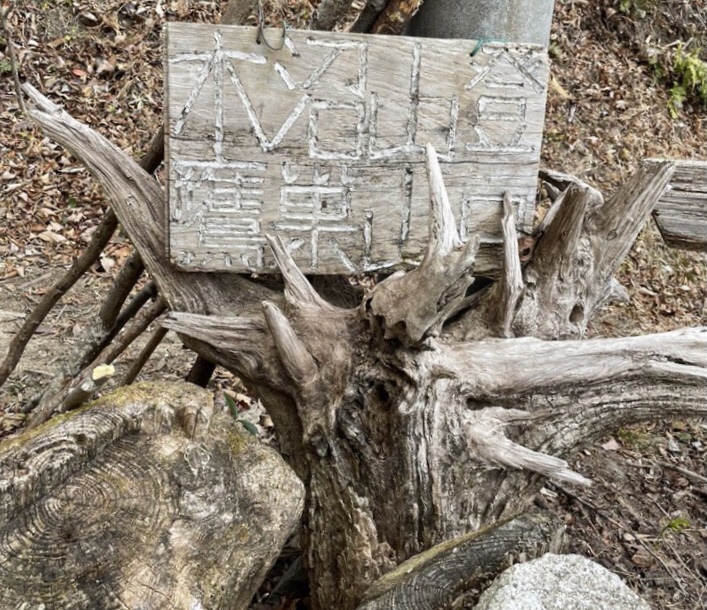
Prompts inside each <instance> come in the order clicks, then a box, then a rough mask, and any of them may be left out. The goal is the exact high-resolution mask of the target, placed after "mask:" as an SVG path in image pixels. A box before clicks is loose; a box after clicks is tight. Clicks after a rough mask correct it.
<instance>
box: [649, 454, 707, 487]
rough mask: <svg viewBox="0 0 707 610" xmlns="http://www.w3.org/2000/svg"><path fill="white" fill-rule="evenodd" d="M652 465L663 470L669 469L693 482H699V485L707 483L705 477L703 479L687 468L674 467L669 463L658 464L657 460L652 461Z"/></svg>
mask: <svg viewBox="0 0 707 610" xmlns="http://www.w3.org/2000/svg"><path fill="white" fill-rule="evenodd" d="M654 463H655V464H657V465H658V466H662V467H663V468H670V470H674V471H675V472H679V473H680V474H682V475H685V476H686V477H688V478H690V479H693V480H694V481H699V482H700V483H707V477H703V476H702V475H701V474H697V473H696V472H692V470H688V469H687V468H682V467H681V466H676V465H675V464H671V463H670V462H659V461H658V460H654Z"/></svg>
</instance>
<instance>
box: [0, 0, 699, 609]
mask: <svg viewBox="0 0 707 610" xmlns="http://www.w3.org/2000/svg"><path fill="white" fill-rule="evenodd" d="M315 1H316V0H315ZM266 8H268V9H269V14H273V13H276V12H277V11H276V10H274V8H273V7H266ZM219 10H220V7H219V3H218V2H196V1H193V0H192V1H189V0H175V1H172V0H161V1H158V0H145V1H142V2H139V3H138V2H123V1H122V0H121V1H120V2H112V1H111V0H66V1H62V2H49V1H48V0H45V2H44V3H42V2H35V1H34V0H19V1H18V2H16V9H15V11H14V12H13V14H12V15H11V17H10V20H9V21H10V25H11V27H12V29H13V32H14V33H15V40H16V42H17V46H18V53H19V55H20V59H21V62H22V67H23V73H24V76H25V78H26V79H27V80H29V81H30V82H32V83H34V84H35V85H37V86H38V87H39V88H40V90H42V91H43V92H44V93H45V94H47V95H49V96H50V97H51V98H52V99H53V100H54V101H56V102H57V103H60V104H62V105H64V106H65V107H66V108H67V110H68V111H69V112H71V113H72V114H73V115H74V116H76V117H78V118H80V119H82V120H84V121H86V122H87V123H88V124H89V125H91V126H92V127H93V128H95V129H97V130H98V131H99V132H101V133H103V134H104V135H106V136H107V137H110V138H111V139H112V140H113V141H115V142H117V143H118V144H119V145H120V146H122V147H123V148H124V149H126V150H128V151H130V152H131V153H132V154H134V155H135V156H138V155H139V154H140V153H141V152H142V151H143V150H144V148H145V147H146V145H147V143H148V142H149V140H150V138H151V136H152V134H153V133H154V131H155V130H156V129H157V127H158V124H159V121H160V112H161V110H160V109H161V102H162V99H161V96H162V93H161V92H162V74H161V38H160V27H161V24H162V22H163V21H165V20H172V21H174V20H180V21H205V22H214V21H215V16H216V15H217V14H218V13H219ZM283 10H284V12H285V14H286V17H287V20H288V22H289V23H290V24H294V25H297V24H303V23H306V20H307V19H308V17H309V15H310V14H311V11H312V5H311V4H309V3H308V1H307V0H294V1H290V2H288V3H285V6H284V8H283ZM273 18H274V19H277V18H278V16H277V15H276V14H273ZM678 41H683V42H688V41H691V42H690V45H689V46H688V47H687V48H688V49H699V48H703V49H704V48H705V47H706V46H707V1H706V0H692V1H691V2H683V1H682V0H662V1H661V0H596V1H594V2H589V1H588V0H573V1H571V0H558V1H557V2H556V12H555V21H554V27H553V34H552V42H551V48H550V54H551V59H552V82H551V86H550V91H549V99H548V109H547V121H546V128H545V142H544V148H543V164H544V165H545V166H547V167H550V168H553V169H556V170H560V171H563V172H566V173H571V174H575V175H577V176H579V177H580V178H582V179H583V180H585V181H588V182H590V183H592V184H594V185H596V186H598V187H599V188H600V189H601V190H602V191H603V192H604V193H610V192H612V191H613V190H614V189H615V188H616V187H617V185H619V184H620V183H621V182H622V181H624V180H625V179H626V178H627V177H628V176H629V175H630V174H631V173H632V172H633V171H634V169H635V168H636V164H637V163H638V162H639V161H640V160H641V159H643V158H646V157H672V158H682V159H686V158H702V159H705V158H707V109H706V108H705V107H704V106H701V105H699V104H690V103H686V104H684V105H683V107H682V108H679V109H678V111H677V115H676V116H675V117H672V116H671V114H670V112H669V111H668V104H669V91H670V87H671V86H672V85H671V83H672V82H673V81H674V79H675V75H674V73H673V72H672V71H671V69H670V65H671V57H673V55H674V53H675V49H676V43H677V42H678ZM703 59H705V57H704V54H703ZM0 77H1V78H0V195H1V196H0V355H4V352H5V349H6V346H7V344H8V342H9V340H10V339H11V337H12V334H13V333H14V332H15V330H16V329H17V328H18V325H19V321H20V320H21V319H22V317H23V316H24V315H26V313H27V312H28V311H30V310H31V308H32V307H33V306H34V305H35V304H36V303H37V301H38V299H39V298H41V295H42V294H43V293H44V291H45V290H46V289H47V287H48V286H49V285H50V283H51V282H52V281H54V280H55V279H57V278H58V277H59V276H60V275H61V274H62V273H63V271H64V270H65V269H66V268H67V266H68V265H69V264H70V262H71V261H72V259H73V257H74V256H75V255H76V253H77V252H78V251H80V248H81V247H82V246H83V245H85V243H86V242H87V240H88V239H89V238H90V234H91V231H92V229H93V227H95V225H96V223H97V222H98V220H99V219H100V217H101V214H102V211H103V209H104V208H105V201H104V199H103V196H102V195H101V193H100V191H99V189H98V188H97V187H96V186H95V185H94V184H93V183H92V181H91V179H90V177H89V176H88V175H87V173H86V172H85V170H83V168H81V167H80V166H79V165H78V164H77V163H76V162H75V161H74V160H73V159H72V158H71V157H70V156H69V155H67V154H65V153H64V152H63V151H62V150H61V149H60V148H59V147H58V146H57V145H55V144H53V143H52V142H50V141H48V140H47V139H45V138H43V136H42V135H41V134H40V133H38V132H37V131H36V130H35V129H33V128H32V127H31V126H30V125H29V124H28V123H27V121H25V120H24V119H22V117H21V115H20V113H19V112H18V109H17V106H16V102H15V99H14V95H13V90H12V82H11V78H10V75H9V73H8V63H7V49H6V45H5V43H4V40H0ZM128 252H129V246H128V244H127V243H126V241H125V238H124V236H121V235H118V236H116V237H115V238H114V239H113V241H112V242H111V245H110V246H109V248H108V250H107V251H106V253H105V254H104V256H103V257H102V260H101V263H100V264H99V265H96V266H94V268H93V269H92V270H91V273H90V274H88V276H86V277H85V278H84V279H82V281H81V282H80V284H79V285H78V286H77V287H76V288H75V289H74V290H73V291H72V292H71V293H70V294H69V295H68V296H67V297H66V298H65V299H64V300H63V301H62V302H61V304H60V305H59V306H58V307H57V308H55V311H53V312H52V314H51V315H50V316H49V317H48V318H47V320H46V321H45V322H44V324H42V326H41V327H40V332H39V333H38V335H37V337H36V339H34V340H33V341H32V342H31V343H30V346H29V348H28V351H27V353H26V355H25V357H24V359H23V361H22V363H21V366H20V368H19V369H18V371H16V373H15V374H14V375H13V376H12V378H11V379H10V380H9V382H8V383H7V384H6V385H5V386H4V387H3V388H2V392H1V393H0V434H1V433H2V429H3V426H4V427H6V428H10V427H13V426H15V425H17V424H18V423H20V421H21V416H19V415H16V414H11V413H5V415H4V417H3V416H2V414H3V411H8V410H11V407H12V406H13V405H17V404H18V403H20V402H22V401H24V400H26V399H27V398H29V397H30V396H31V395H33V394H34V391H35V389H36V388H37V387H38V386H41V385H42V384H43V383H45V382H46V381H48V379H50V378H51V375H52V371H53V370H54V369H55V368H56V366H57V364H58V363H59V362H60V361H61V359H62V357H63V355H64V354H66V351H67V349H68V348H69V347H71V345H72V344H73V343H74V342H75V341H76V340H77V336H79V335H80V332H81V322H82V321H84V320H86V319H88V318H89V317H90V316H93V315H95V313H96V311H97V309H98V307H99V306H100V300H101V295H102V294H103V292H104V291H105V289H106V286H107V285H108V283H109V281H110V278H111V277H112V276H113V275H114V273H115V271H116V270H117V269H118V268H119V267H120V263H121V262H122V261H123V260H124V259H125V257H126V256H127V254H128ZM619 279H620V280H621V281H622V283H623V284H624V286H625V287H626V288H627V289H628V291H629V294H630V296H631V302H630V303H628V304H624V305H613V306H610V307H608V308H607V309H606V310H604V311H603V312H602V313H601V315H600V316H598V318H597V319H596V320H595V321H594V322H593V326H592V331H591V334H592V335H595V336H598V335H614V336H618V335H629V334H641V333H648V332H657V331H663V330H668V329H672V328H676V327H682V326H697V325H704V324H705V322H706V321H707V294H706V292H705V284H706V280H707V265H705V257H704V255H697V254H692V253H685V252H680V251H675V250H670V249H668V248H666V247H665V246H664V245H663V243H662V242H661V239H660V236H659V235H658V233H657V231H656V229H655V227H654V226H648V227H646V228H645V230H644V231H643V234H642V235H641V236H640V238H639V240H638V241H637V243H636V244H635V246H634V248H633V249H632V251H631V253H630V255H629V256H628V258H627V260H626V262H625V263H624V265H623V267H622V269H621V272H620V278H619ZM137 349H138V348H137V347H136V348H133V349H131V350H130V351H129V352H128V353H127V354H126V356H124V358H123V359H122V361H121V362H119V368H121V367H123V368H124V367H125V366H126V364H129V362H130V361H131V359H132V358H134V357H135V355H136V352H137ZM192 360H193V355H191V354H189V353H187V352H186V350H184V349H182V347H181V346H180V344H179V343H178V342H177V341H176V340H175V339H173V338H172V339H170V338H169V337H168V340H167V341H165V342H164V343H163V345H162V347H161V348H160V350H159V352H158V354H157V355H156V356H154V357H153V359H152V360H151V361H150V363H149V364H148V366H147V368H146V369H145V371H144V373H143V377H146V378H149V377H158V376H159V377H162V378H164V377H182V376H184V374H185V373H186V371H187V370H188V369H189V366H190V364H191V362H192ZM220 387H225V388H227V389H229V390H233V391H238V387H237V384H236V383H235V381H234V380H233V378H232V377H231V376H230V375H228V374H227V373H223V372H220V373H219V374H218V375H217V377H216V379H215V391H217V390H218V388H220ZM706 400H707V397H706ZM241 403H242V405H243V406H244V407H245V406H248V399H246V398H245V397H241ZM255 419H257V417H255ZM706 456H707V423H705V422H704V421H666V422H660V423H656V424H652V425H646V426H640V427H632V428H627V429H623V430H619V431H618V432H617V434H616V435H614V437H612V438H608V439H605V440H604V441H602V442H601V443H599V444H597V445H596V446H590V447H587V448H586V450H584V451H583V452H581V453H580V454H579V455H577V456H575V458H574V460H573V462H574V468H575V469H576V470H578V471H579V472H582V473H583V474H585V475H587V476H590V477H591V478H592V479H593V480H594V483H595V484H594V486H593V487H592V488H591V489H590V490H576V489H568V488H565V487H562V486H558V485H554V484H548V485H547V486H546V488H545V489H543V492H542V494H541V495H540V497H539V498H538V502H539V503H541V504H544V505H549V506H551V507H553V508H554V509H555V510H558V511H560V512H561V513H562V514H563V515H564V516H565V520H566V522H567V525H568V531H569V534H570V539H571V541H572V542H571V547H572V549H571V550H573V551H575V552H579V553H581V554H584V555H587V556H589V557H593V558H595V559H596V560H597V561H599V562H601V563H602V564H604V565H606V567H608V568H609V569H612V570H614V571H615V572H617V573H618V574H619V575H621V576H622V577H623V578H624V579H625V580H626V581H627V582H628V583H629V584H630V585H631V586H632V587H633V588H634V589H635V590H636V591H638V592H639V593H640V594H641V595H642V596H643V597H644V598H645V599H646V600H647V601H649V603H651V605H652V606H653V607H654V608H656V609H657V608H675V609H684V610H688V609H689V610H693V609H695V608H704V607H707V593H706V590H707V556H706V551H705V549H707V544H706V542H707V478H705V477H706V476H707V472H706V467H705V458H706ZM681 469H682V470H681ZM282 607H285V606H282ZM286 607H294V605H291V606H290V605H287V606H286Z"/></svg>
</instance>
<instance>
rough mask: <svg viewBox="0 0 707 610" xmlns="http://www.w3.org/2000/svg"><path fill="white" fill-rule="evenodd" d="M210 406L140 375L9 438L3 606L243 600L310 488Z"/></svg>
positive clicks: (207, 400)
mask: <svg viewBox="0 0 707 610" xmlns="http://www.w3.org/2000/svg"><path fill="white" fill-rule="evenodd" d="M212 409H213V403H212V399H211V397H210V395H209V394H208V393H207V392H206V391H205V390H202V389H200V388H197V387H196V386H192V385H190V384H186V383H176V384H167V383H141V384H136V385H134V386H129V387H125V388H121V389H119V390H117V391H116V392H114V393H112V394H109V395H107V396H106V397H104V398H102V399H101V400H99V401H97V402H96V403H93V404H91V405H88V406H87V407H85V408H83V409H81V410H79V411H76V412H73V413H71V414H69V415H66V416H63V417H59V418H56V419H53V420H50V421H49V422H48V423H47V424H45V425H44V426H43V427H42V428H40V429H38V430H34V431H31V432H28V433H26V434H24V435H23V436H20V437H18V438H16V439H13V440H10V441H7V442H6V443H4V444H3V445H2V446H0V491H1V494H0V607H1V608H3V609H15V608H16V609H20V608H40V607H46V608H52V609H57V610H60V609H68V608H72V609H78V608H82V609H83V608H85V609H95V608H151V609H158V608H170V609H173V608H184V609H194V608H215V607H228V608H246V607H247V605H248V603H249V602H250V600H251V598H252V595H253V593H254V591H255V590H256V589H257V587H258V586H259V584H260V582H261V581H262V578H264V576H265V573H266V571H267V570H268V568H269V567H270V565H271V563H272V562H273V561H274V560H275V558H276V557H277V556H278V554H279V552H280V549H281V547H282V545H283V544H284V542H285V539H286V537H287V536H288V535H289V534H290V533H291V531H292V530H293V528H294V527H295V525H296V524H297V522H298V519H299V515H300V512H301V510H302V502H303V488H302V485H301V483H300V481H299V479H297V477H296V476H295V475H294V473H293V472H292V471H291V470H290V468H289V467H288V466H287V465H286V464H285V463H284V462H283V461H282V460H281V459H280V458H279V456H277V455H276V454H275V453H274V452H273V451H271V450H269V449H267V448H265V447H264V446H263V445H261V444H260V443H259V442H258V441H257V440H256V439H255V438H254V437H252V436H251V435H249V434H248V433H247V432H245V431H244V430H243V429H242V428H241V426H240V425H239V424H237V423H236V422H234V421H233V420H232V419H231V418H230V417H228V416H226V415H221V414H219V415H214V416H213V417H211V411H212ZM207 432H208V434H207Z"/></svg>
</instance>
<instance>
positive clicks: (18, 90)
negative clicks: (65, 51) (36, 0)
mask: <svg viewBox="0 0 707 610" xmlns="http://www.w3.org/2000/svg"><path fill="white" fill-rule="evenodd" d="M12 9H13V6H12V4H10V6H8V7H7V10H6V11H3V13H2V20H1V21H2V33H3V36H4V37H5V44H6V45H7V51H8V53H9V55H10V67H11V69H12V80H13V83H14V85H15V95H16V96H17V104H18V105H19V107H20V111H21V112H22V114H27V109H26V108H25V100H24V97H23V96H22V87H21V86H20V73H19V70H18V62H17V55H15V45H14V44H13V42H12V36H11V32H10V28H9V27H8V25H7V18H8V17H9V16H10V13H11V12H12ZM0 385H2V384H1V383H0Z"/></svg>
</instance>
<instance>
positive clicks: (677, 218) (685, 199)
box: [653, 161, 707, 252]
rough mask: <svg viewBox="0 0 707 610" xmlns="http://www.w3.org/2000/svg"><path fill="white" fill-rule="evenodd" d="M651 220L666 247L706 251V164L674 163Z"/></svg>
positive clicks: (695, 162) (691, 162)
mask: <svg viewBox="0 0 707 610" xmlns="http://www.w3.org/2000/svg"><path fill="white" fill-rule="evenodd" d="M653 218H654V219H655V222H656V224H657V225H658V229H659V230H660V233H661V235H662V236H663V239H664V240H665V243H666V244H668V245H669V246H672V247H673V248H684V249H687V250H699V251H703V252H704V251H707V161H676V162H675V173H674V174H673V178H672V180H671V181H670V189H668V190H667V191H666V192H665V193H664V194H663V196H662V197H661V198H660V201H659V202H658V205H656V208H655V211H654V212H653Z"/></svg>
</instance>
